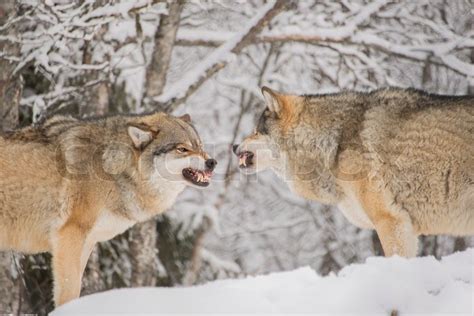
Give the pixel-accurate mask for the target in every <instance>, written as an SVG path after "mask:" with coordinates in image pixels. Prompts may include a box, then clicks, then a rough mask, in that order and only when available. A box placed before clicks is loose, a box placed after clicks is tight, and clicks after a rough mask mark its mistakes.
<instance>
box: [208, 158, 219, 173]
mask: <svg viewBox="0 0 474 316" xmlns="http://www.w3.org/2000/svg"><path fill="white" fill-rule="evenodd" d="M216 165H217V160H215V159H212V158H211V159H208V160H206V167H207V168H208V169H209V170H211V171H212V170H214V168H215V167H216Z"/></svg>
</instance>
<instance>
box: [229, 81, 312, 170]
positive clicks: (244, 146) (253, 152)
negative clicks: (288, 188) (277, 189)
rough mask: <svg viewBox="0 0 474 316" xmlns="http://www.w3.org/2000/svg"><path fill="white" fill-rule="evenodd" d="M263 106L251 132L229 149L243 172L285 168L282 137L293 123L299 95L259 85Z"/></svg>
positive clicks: (295, 118)
mask: <svg viewBox="0 0 474 316" xmlns="http://www.w3.org/2000/svg"><path fill="white" fill-rule="evenodd" d="M262 94H263V97H264V99H265V104H266V108H265V110H264V111H263V113H262V114H261V116H260V119H259V120H258V123H257V127H256V128H255V130H254V132H253V134H251V135H250V136H248V137H246V138H245V139H244V141H243V142H242V143H241V144H240V145H234V147H233V151H234V153H235V154H236V155H237V156H238V157H239V166H240V168H241V170H243V171H244V172H245V173H254V172H259V171H262V170H265V169H267V168H272V169H274V170H277V171H282V170H284V169H285V167H286V166H285V165H286V162H287V160H286V157H285V156H286V151H285V147H286V146H285V139H286V138H287V137H286V136H287V135H288V133H289V132H291V128H292V126H293V125H294V124H295V122H296V120H297V117H298V113H299V109H300V107H301V106H302V101H303V98H302V97H299V96H295V95H285V94H281V93H278V92H275V91H273V90H271V89H270V88H267V87H263V88H262Z"/></svg>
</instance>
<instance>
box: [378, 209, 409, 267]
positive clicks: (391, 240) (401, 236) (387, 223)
mask: <svg viewBox="0 0 474 316" xmlns="http://www.w3.org/2000/svg"><path fill="white" fill-rule="evenodd" d="M373 222H374V226H375V229H376V231H377V235H378V236H379V239H380V242H381V243H382V247H383V251H384V254H385V256H386V257H390V256H393V255H399V256H401V257H406V258H411V257H416V254H417V249H418V237H417V235H416V234H415V232H414V230H413V225H412V223H411V220H410V219H409V218H408V216H406V217H405V216H400V217H395V216H392V215H383V216H380V217H378V218H377V219H375V220H373Z"/></svg>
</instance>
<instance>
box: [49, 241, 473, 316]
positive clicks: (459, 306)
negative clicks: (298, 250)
mask: <svg viewBox="0 0 474 316" xmlns="http://www.w3.org/2000/svg"><path fill="white" fill-rule="evenodd" d="M473 258H474V249H470V250H468V251H465V252H462V253H456V254H453V255H451V256H448V257H445V258H443V259H442V260H441V261H438V260H436V259H435V258H433V257H424V258H416V259H403V258H398V257H394V258H389V259H386V258H381V257H377V258H369V259H367V261H366V263H364V264H353V265H350V266H348V267H346V268H345V269H343V270H342V271H341V272H339V273H338V274H337V275H335V274H333V275H330V276H327V277H321V276H319V275H317V274H316V273H315V272H314V271H313V270H311V269H310V268H301V269H298V270H295V271H290V272H281V273H274V274H270V275H265V276H257V277H251V278H247V279H240V280H222V281H216V282H212V283H208V284H205V285H201V286H195V287H188V288H140V289H122V290H114V291H110V292H105V293H101V294H95V295H91V296H85V297H82V298H80V299H78V300H76V301H73V302H71V303H69V304H66V305H65V306H62V307H61V308H59V309H57V310H56V311H55V312H54V313H53V315H55V316H60V315H71V314H76V315H77V314H88V315H103V314H115V313H118V314H122V315H136V314H150V313H153V314H156V313H166V314H169V313H173V314H176V313H182V314H191V313H201V314H202V313H204V314H208V313H240V314H243V313H257V314H267V313H283V314H296V313H318V314H334V313H338V314H339V313H345V314H347V313H349V314H361V315H375V314H380V315H390V312H391V311H393V310H397V311H398V312H399V314H400V315H407V314H419V313H426V314H429V315H434V314H443V315H446V314H457V315H459V314H466V315H472V314H473V306H472V304H473V303H472V302H473V298H474V297H473V294H474V291H473V286H472V285H473V284H472V280H473V271H474V270H473V268H474V259H473Z"/></svg>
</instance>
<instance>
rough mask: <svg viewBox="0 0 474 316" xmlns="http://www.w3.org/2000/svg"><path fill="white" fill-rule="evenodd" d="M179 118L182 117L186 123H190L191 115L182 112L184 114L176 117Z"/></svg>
mask: <svg viewBox="0 0 474 316" xmlns="http://www.w3.org/2000/svg"><path fill="white" fill-rule="evenodd" d="M178 118H179V119H182V120H183V121H185V122H187V123H190V122H191V115H189V114H187V113H186V114H184V115H181V116H180V117H178Z"/></svg>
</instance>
